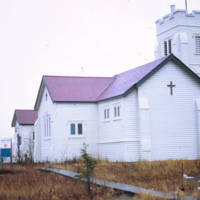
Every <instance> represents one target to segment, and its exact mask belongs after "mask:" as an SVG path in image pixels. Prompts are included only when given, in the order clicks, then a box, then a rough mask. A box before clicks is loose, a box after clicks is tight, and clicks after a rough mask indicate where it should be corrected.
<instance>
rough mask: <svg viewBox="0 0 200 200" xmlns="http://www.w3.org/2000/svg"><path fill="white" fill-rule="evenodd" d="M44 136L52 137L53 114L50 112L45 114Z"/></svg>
mask: <svg viewBox="0 0 200 200" xmlns="http://www.w3.org/2000/svg"><path fill="white" fill-rule="evenodd" d="M44 137H45V138H50V137H51V115H50V114H48V113H46V114H45V116H44Z"/></svg>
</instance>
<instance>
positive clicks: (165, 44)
mask: <svg viewBox="0 0 200 200" xmlns="http://www.w3.org/2000/svg"><path fill="white" fill-rule="evenodd" d="M164 55H165V56H167V42H166V41H164Z"/></svg>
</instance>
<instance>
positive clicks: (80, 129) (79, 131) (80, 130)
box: [78, 124, 83, 135]
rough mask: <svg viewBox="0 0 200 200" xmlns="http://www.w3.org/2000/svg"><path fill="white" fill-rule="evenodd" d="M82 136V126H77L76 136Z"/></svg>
mask: <svg viewBox="0 0 200 200" xmlns="http://www.w3.org/2000/svg"><path fill="white" fill-rule="evenodd" d="M82 134H83V126H82V124H78V135H82Z"/></svg>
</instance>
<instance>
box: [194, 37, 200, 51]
mask: <svg viewBox="0 0 200 200" xmlns="http://www.w3.org/2000/svg"><path fill="white" fill-rule="evenodd" d="M195 54H198V55H200V35H196V36H195Z"/></svg>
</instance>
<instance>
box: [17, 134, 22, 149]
mask: <svg viewBox="0 0 200 200" xmlns="http://www.w3.org/2000/svg"><path fill="white" fill-rule="evenodd" d="M21 144H22V137H21V136H20V135H19V134H17V146H20V145H21Z"/></svg>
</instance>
